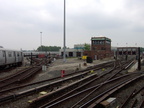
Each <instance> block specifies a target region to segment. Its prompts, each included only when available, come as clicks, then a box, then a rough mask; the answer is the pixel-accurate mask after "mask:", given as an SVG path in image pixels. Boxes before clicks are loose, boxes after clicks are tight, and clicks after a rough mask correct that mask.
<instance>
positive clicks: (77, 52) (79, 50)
mask: <svg viewBox="0 0 144 108" xmlns="http://www.w3.org/2000/svg"><path fill="white" fill-rule="evenodd" d="M83 51H84V44H75V45H74V48H67V49H66V57H81V56H83ZM63 52H64V50H63V49H60V51H59V55H61V56H63Z"/></svg>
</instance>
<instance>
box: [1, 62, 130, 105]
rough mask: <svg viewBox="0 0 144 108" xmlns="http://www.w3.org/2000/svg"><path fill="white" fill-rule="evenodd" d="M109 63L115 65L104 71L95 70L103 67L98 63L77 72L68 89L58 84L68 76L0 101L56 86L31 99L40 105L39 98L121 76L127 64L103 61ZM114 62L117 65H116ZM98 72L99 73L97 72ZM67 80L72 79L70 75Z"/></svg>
mask: <svg viewBox="0 0 144 108" xmlns="http://www.w3.org/2000/svg"><path fill="white" fill-rule="evenodd" d="M110 64H111V65H115V66H114V67H113V68H111V69H108V70H107V71H104V72H98V71H97V69H101V68H103V67H101V68H100V67H99V66H100V65H99V66H98V65H97V66H93V68H92V67H91V68H87V69H86V70H85V71H87V72H85V71H81V72H79V73H83V74H79V76H80V77H79V79H80V80H79V81H76V82H74V83H72V84H68V86H71V87H70V88H69V89H67V87H68V86H65V87H63V86H61V87H60V85H63V84H62V83H63V82H69V81H68V79H69V78H63V79H61V81H60V80H59V81H54V82H52V83H49V84H45V85H41V87H40V86H39V87H34V88H32V89H29V90H26V91H23V92H18V93H14V94H11V95H6V96H3V97H1V98H0V102H5V101H7V100H11V99H18V98H20V97H23V96H26V95H29V94H33V93H34V92H38V91H41V90H44V89H46V88H47V89H52V88H54V87H58V88H57V89H58V90H56V93H55V91H52V92H50V93H49V94H48V97H44V98H43V99H41V97H39V98H37V99H39V100H35V99H32V100H31V101H32V103H31V105H30V106H32V107H40V106H39V105H41V106H42V105H43V104H44V103H41V100H42V102H44V101H45V99H47V98H51V97H53V98H51V99H52V100H55V99H56V97H55V96H56V95H59V96H62V94H64V93H65V92H67V93H69V92H71V91H70V90H73V88H78V87H80V86H82V85H83V87H82V88H79V90H83V89H85V88H87V87H89V88H91V87H94V86H97V87H99V86H100V85H102V84H103V82H106V81H111V80H112V79H113V78H119V77H120V76H121V74H119V73H121V72H122V70H124V69H126V67H127V68H128V64H127V63H126V64H125V63H123V64H120V63H119V62H118V63H115V64H114V63H108V64H106V63H105V66H107V67H109V66H110ZM116 64H117V65H118V66H116ZM129 64H130V63H129ZM131 64H132V62H131ZM103 66H104V65H103ZM96 68H97V69H96ZM91 70H93V71H96V72H97V73H96V72H94V73H91V74H90V71H91ZM86 73H87V74H86ZM98 73H100V74H98ZM84 74H85V75H84ZM88 74H90V75H89V76H87V75H88ZM97 75H98V77H97ZM69 76H70V77H71V75H69ZM74 76H75V75H74ZM76 77H77V78H78V76H77V75H76V76H75V78H76ZM119 79H120V78H119ZM126 79H127V78H126ZM69 80H72V77H71V79H69ZM88 80H89V81H88ZM90 80H91V81H92V80H93V81H95V83H93V84H92V83H91V81H90ZM81 81H82V82H81ZM84 83H85V84H84ZM84 85H86V87H84ZM63 90H64V91H63ZM53 94H54V95H53ZM37 102H38V103H39V105H37V104H36V103H37Z"/></svg>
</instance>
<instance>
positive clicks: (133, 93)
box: [119, 86, 144, 108]
mask: <svg viewBox="0 0 144 108" xmlns="http://www.w3.org/2000/svg"><path fill="white" fill-rule="evenodd" d="M143 89H144V86H143V87H141V88H140V89H139V90H138V91H136V89H135V90H134V91H133V92H132V93H131V94H130V95H129V97H128V98H127V99H125V101H124V103H123V104H122V105H121V106H120V107H119V108H124V107H125V106H126V104H127V103H128V101H129V100H130V99H132V98H133V97H134V96H135V95H137V94H138V93H139V92H141V91H142V90H143Z"/></svg>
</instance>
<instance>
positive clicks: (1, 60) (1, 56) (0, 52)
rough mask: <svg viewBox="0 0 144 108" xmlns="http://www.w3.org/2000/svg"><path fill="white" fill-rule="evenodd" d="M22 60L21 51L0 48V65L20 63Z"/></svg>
mask: <svg viewBox="0 0 144 108" xmlns="http://www.w3.org/2000/svg"><path fill="white" fill-rule="evenodd" d="M22 61H23V53H22V51H17V50H9V49H4V48H0V67H6V66H14V65H21V64H22Z"/></svg>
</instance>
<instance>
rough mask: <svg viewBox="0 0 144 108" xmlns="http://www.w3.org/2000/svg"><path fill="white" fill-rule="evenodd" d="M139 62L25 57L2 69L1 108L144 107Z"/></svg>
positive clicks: (0, 82) (143, 76)
mask: <svg viewBox="0 0 144 108" xmlns="http://www.w3.org/2000/svg"><path fill="white" fill-rule="evenodd" d="M136 64H137V60H134V59H132V60H115V59H113V58H106V59H103V60H94V62H93V63H86V61H84V60H82V59H78V58H68V59H67V61H66V62H65V63H64V62H63V60H62V59H58V60H56V59H54V58H49V59H44V58H43V59H36V58H34V59H33V64H32V65H30V60H29V59H27V58H24V62H23V65H22V66H20V67H15V68H10V69H3V70H0V71H1V72H0V74H1V75H0V95H1V96H0V108H144V72H143V71H144V67H143V61H142V63H141V70H140V71H139V70H137V69H136V68H133V67H134V66H135V65H136Z"/></svg>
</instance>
